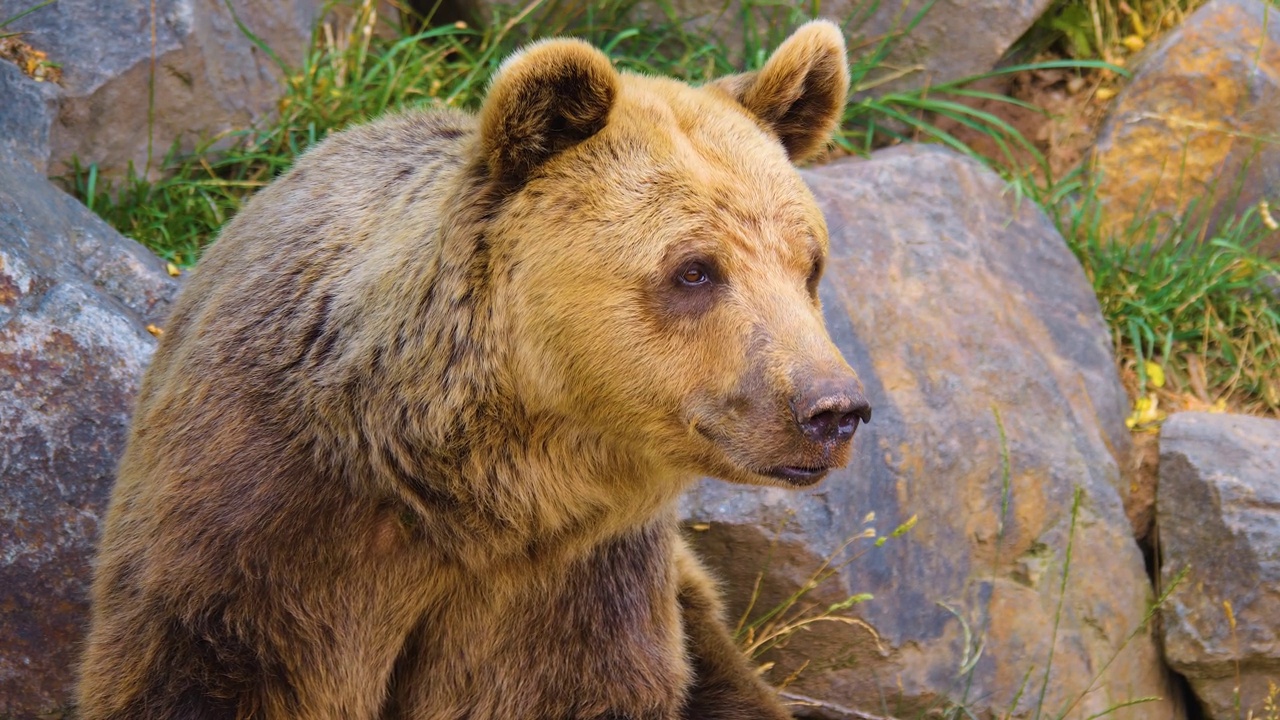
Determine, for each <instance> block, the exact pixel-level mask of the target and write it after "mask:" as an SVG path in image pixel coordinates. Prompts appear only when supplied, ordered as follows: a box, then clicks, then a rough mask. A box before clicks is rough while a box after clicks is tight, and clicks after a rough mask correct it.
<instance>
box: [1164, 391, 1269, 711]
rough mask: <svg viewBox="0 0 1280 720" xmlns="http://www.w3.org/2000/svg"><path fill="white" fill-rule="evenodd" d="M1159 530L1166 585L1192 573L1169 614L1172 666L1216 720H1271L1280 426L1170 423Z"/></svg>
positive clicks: (1223, 420)
mask: <svg viewBox="0 0 1280 720" xmlns="http://www.w3.org/2000/svg"><path fill="white" fill-rule="evenodd" d="M1156 522H1157V527H1158V529H1159V531H1160V550H1161V557H1162V560H1163V563H1162V566H1161V571H1160V577H1161V579H1162V581H1163V582H1164V583H1165V584H1166V586H1168V585H1170V584H1172V583H1173V581H1174V579H1175V578H1176V577H1177V576H1178V575H1179V574H1180V573H1183V572H1184V571H1185V572H1186V577H1185V579H1184V580H1183V581H1182V583H1181V584H1180V585H1178V587H1177V588H1176V589H1175V590H1174V591H1173V594H1172V595H1171V596H1170V599H1169V603H1168V605H1167V606H1166V607H1165V608H1164V610H1163V612H1162V613H1161V615H1162V618H1163V624H1164V647H1165V657H1166V658H1167V659H1168V661H1169V664H1170V665H1172V666H1173V668H1174V669H1175V670H1177V671H1178V672H1180V673H1182V674H1183V675H1186V676H1187V679H1188V680H1189V681H1190V683H1191V688H1192V690H1194V691H1195V694H1196V696H1197V697H1199V698H1200V701H1201V703H1202V704H1203V706H1204V709H1205V711H1206V715H1207V717H1208V718H1210V720H1227V719H1228V718H1231V719H1234V718H1237V717H1247V716H1248V713H1249V711H1253V713H1254V715H1253V716H1254V717H1258V718H1260V717H1264V715H1263V713H1262V704H1263V700H1264V699H1265V698H1266V697H1267V693H1268V683H1270V682H1274V683H1280V421H1277V420H1267V419H1263V418H1255V417H1247V416H1241V415H1216V414H1208V413H1178V414H1176V415H1173V416H1171V417H1170V418H1169V419H1168V420H1167V421H1166V422H1165V423H1164V426H1163V427H1162V428H1161V430H1160V492H1159V495H1158V497H1157V502H1156ZM1228 604H1229V605H1230V610H1229V611H1228V607H1227V605H1228ZM1228 612H1230V615H1228ZM1233 619H1234V625H1233V622H1232V620H1233ZM1237 688H1238V690H1237ZM1237 702H1238V703H1239V704H1238V706H1237ZM1237 707H1238V708H1239V709H1238V710H1237Z"/></svg>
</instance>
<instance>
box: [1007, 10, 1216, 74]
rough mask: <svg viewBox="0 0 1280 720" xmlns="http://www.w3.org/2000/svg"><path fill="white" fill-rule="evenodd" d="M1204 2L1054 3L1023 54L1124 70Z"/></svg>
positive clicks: (1039, 22) (1032, 34) (1030, 37)
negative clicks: (1097, 62) (1050, 54)
mask: <svg viewBox="0 0 1280 720" xmlns="http://www.w3.org/2000/svg"><path fill="white" fill-rule="evenodd" d="M1205 2H1206V0H1132V1H1130V0H1056V1H1055V2H1054V3H1053V4H1052V5H1050V6H1049V9H1048V10H1046V11H1045V13H1044V15H1042V16H1041V17H1040V19H1039V20H1037V21H1036V23H1035V24H1034V25H1033V26H1032V29H1031V30H1030V31H1029V32H1028V34H1027V38H1026V40H1025V44H1026V45H1027V46H1028V47H1026V48H1025V49H1027V50H1031V51H1035V52H1045V51H1048V52H1053V53H1055V54H1058V55H1061V56H1063V57H1070V58H1075V59H1078V60H1084V59H1101V60H1106V61H1107V62H1111V63H1114V64H1117V65H1123V64H1124V62H1125V58H1126V57H1128V56H1130V55H1132V54H1134V53H1136V52H1139V51H1141V50H1142V49H1143V48H1144V47H1145V46H1146V44H1147V43H1148V42H1149V41H1150V40H1151V39H1152V38H1153V37H1154V36H1156V35H1158V34H1159V33H1161V32H1163V31H1165V30H1169V29H1171V28H1174V27H1177V26H1178V25H1180V24H1181V23H1182V21H1183V20H1185V19H1186V16H1187V15H1189V14H1191V13H1192V12H1193V11H1194V10H1195V9H1196V8H1198V7H1200V6H1201V5H1203V4H1204V3H1205Z"/></svg>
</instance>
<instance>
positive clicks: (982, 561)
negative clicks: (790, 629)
mask: <svg viewBox="0 0 1280 720" xmlns="http://www.w3.org/2000/svg"><path fill="white" fill-rule="evenodd" d="M803 174H804V177H805V179H806V180H807V181H808V182H809V185H810V187H811V188H812V189H813V192H814V194H815V196H816V197H817V199H818V202H819V204H820V206H821V207H822V209H823V211H824V212H825V213H826V216H827V222H828V224H829V227H830V232H831V257H830V260H829V262H828V265H827V271H826V276H825V278H824V280H823V284H822V290H821V295H822V300H823V306H824V311H825V313H826V321H827V327H828V329H829V330H830V331H831V334H832V337H833V339H834V340H835V341H836V344H837V345H839V347H840V348H841V350H842V351H843V352H844V355H845V357H846V358H847V359H848V361H849V363H850V365H852V366H853V368H854V369H855V370H857V371H858V373H859V375H860V377H861V378H862V381H863V383H864V384H865V386H866V393H867V397H868V398H869V399H870V401H871V404H872V407H873V408H874V413H873V420H872V422H871V423H869V424H868V425H866V426H863V427H859V428H858V431H857V435H856V437H855V439H854V448H855V450H854V452H855V457H854V460H853V462H852V463H851V465H850V467H849V468H848V469H847V470H845V471H841V472H836V473H833V474H832V475H831V477H829V478H827V479H826V480H825V481H824V482H823V484H821V485H820V486H818V487H817V488H815V489H814V490H813V491H810V492H801V493H797V492H792V491H787V490H782V489H774V488H758V489H757V488H742V487H735V486H729V485H726V484H724V483H719V482H708V483H703V484H700V485H699V486H697V487H696V488H695V489H694V490H693V491H692V492H691V493H690V494H689V495H688V496H687V497H686V499H685V501H684V507H683V511H684V517H685V518H686V519H687V520H688V522H689V524H690V527H691V532H690V537H691V538H692V541H693V542H694V544H695V546H696V547H698V548H699V549H700V550H701V551H702V552H703V554H704V556H705V557H707V558H708V559H709V562H710V564H711V565H712V566H713V567H714V568H716V570H717V571H718V573H719V575H720V576H721V577H722V578H723V579H724V581H725V582H726V586H727V589H728V590H729V592H728V597H730V598H732V599H733V600H734V602H735V603H736V604H734V606H733V607H732V608H731V616H732V617H734V618H735V619H736V618H737V617H740V616H741V615H742V614H743V612H744V610H745V606H746V605H747V603H748V600H749V599H750V598H751V597H753V595H757V594H758V597H757V599H756V601H755V604H754V609H753V611H752V614H753V615H755V616H758V615H759V614H761V613H762V612H764V611H765V610H768V609H771V608H774V607H776V606H778V604H779V603H782V602H783V601H784V600H785V599H786V598H787V597H789V596H791V595H792V594H793V593H795V592H796V591H797V590H798V589H800V588H802V587H804V585H805V582H806V581H807V579H808V578H809V577H810V576H811V574H812V573H814V572H815V571H817V570H818V569H819V568H820V567H821V566H822V564H823V562H824V561H825V560H826V559H827V558H833V560H834V563H833V565H832V567H833V568H836V569H837V572H836V574H835V576H834V577H833V578H832V579H831V580H830V581H829V582H828V583H826V584H825V585H823V586H821V587H819V588H818V589H817V590H814V591H813V592H811V593H810V594H809V595H808V596H807V597H806V598H805V599H804V604H813V605H814V606H816V607H817V608H825V607H828V606H830V605H832V604H836V603H839V602H840V601H842V600H844V599H845V598H847V597H849V596H851V595H853V594H857V593H871V594H872V595H874V599H873V600H870V601H866V602H862V603H860V604H857V605H854V606H853V607H852V608H850V609H849V610H847V611H841V613H847V614H848V615H849V616H850V617H853V618H856V622H854V623H852V624H844V623H837V622H825V623H817V624H815V625H813V626H812V627H810V628H809V631H800V632H797V633H796V634H795V635H794V636H792V638H791V639H790V640H789V641H788V643H787V644H786V645H785V646H784V647H782V648H780V649H779V650H777V651H775V652H773V653H771V654H770V655H768V656H766V657H767V659H769V660H772V661H774V662H775V663H776V665H775V666H774V667H773V669H772V670H771V671H770V673H769V675H768V677H769V678H770V679H771V680H773V681H774V682H780V681H782V680H784V679H786V678H787V677H788V676H789V675H790V674H791V673H793V672H796V671H798V670H799V671H800V672H799V675H798V677H797V678H796V679H795V680H794V682H792V683H791V685H790V687H789V690H791V691H794V692H795V693H797V694H799V695H803V696H808V697H812V698H817V699H819V700H822V701H825V702H828V703H832V704H834V705H839V706H845V707H853V708H857V709H860V710H863V711H867V712H871V713H873V714H876V715H891V716H894V717H904V718H911V717H930V716H931V715H929V713H931V712H935V711H940V710H942V709H945V708H947V707H950V706H949V705H948V703H949V702H951V701H957V702H958V701H962V700H963V701H964V702H965V703H966V705H967V707H968V708H969V710H970V711H971V712H972V716H973V717H988V716H991V717H1005V716H1006V713H1007V712H1009V713H1011V716H1012V717H1029V716H1032V715H1034V714H1035V710H1036V706H1037V703H1038V702H1039V691H1040V683H1041V682H1042V679H1043V673H1044V670H1045V668H1046V667H1047V666H1048V664H1049V656H1050V653H1051V651H1052V653H1053V660H1052V676H1051V677H1050V680H1049V683H1048V685H1047V689H1046V692H1045V699H1044V704H1043V710H1044V711H1045V713H1046V716H1049V715H1052V716H1053V717H1058V713H1059V712H1061V711H1065V710H1066V709H1067V708H1068V707H1070V706H1071V705H1072V703H1073V702H1074V703H1075V705H1074V708H1073V709H1072V710H1071V712H1070V714H1069V715H1068V716H1067V717H1069V718H1073V719H1078V718H1086V717H1089V716H1092V715H1093V714H1094V713H1101V712H1103V711H1104V710H1106V709H1107V708H1109V707H1111V706H1112V705H1115V704H1116V703H1120V702H1123V701H1126V700H1132V699H1135V698H1139V697H1144V696H1159V697H1161V698H1162V699H1161V700H1159V701H1156V702H1152V703H1149V704H1144V705H1141V706H1137V707H1134V708H1128V709H1124V710H1121V711H1118V712H1117V713H1116V714H1115V715H1114V716H1111V717H1117V718H1133V719H1137V718H1161V719H1162V720H1166V719H1169V718H1177V717H1181V712H1180V711H1179V710H1178V709H1177V708H1176V706H1175V705H1174V703H1173V702H1171V701H1170V699H1169V698H1170V697H1171V692H1170V691H1169V689H1168V687H1167V685H1166V677H1165V671H1164V668H1163V665H1162V663H1161V661H1160V657H1159V653H1158V651H1157V649H1156V646H1155V643H1154V640H1153V638H1152V636H1151V633H1150V632H1149V631H1148V630H1145V629H1141V628H1142V622H1143V618H1144V614H1145V612H1146V610H1147V607H1148V603H1149V602H1150V600H1151V598H1152V591H1151V583H1150V579H1149V578H1148V576H1147V574H1146V571H1145V568H1144V565H1143V560H1142V556H1141V553H1140V551H1139V549H1138V547H1137V544H1136V543H1135V542H1134V539H1133V535H1132V532H1131V529H1130V523H1129V520H1128V519H1127V518H1126V517H1125V512H1124V508H1123V506H1122V503H1121V496H1120V493H1121V491H1122V490H1123V491H1127V484H1122V483H1123V481H1122V479H1121V472H1120V467H1123V463H1126V462H1128V453H1129V447H1130V438H1129V433H1128V431H1127V429H1126V428H1125V426H1124V417H1125V414H1126V410H1127V405H1128V402H1127V398H1126V396H1125V393H1124V389H1123V388H1122V386H1121V384H1120V379H1119V376H1118V374H1117V372H1116V367H1115V362H1114V359H1113V357H1112V355H1111V349H1110V347H1111V343H1110V340H1109V336H1108V332H1107V328H1106V325H1105V323H1104V321H1103V319H1102V315H1101V312H1100V310H1099V307H1098V303H1097V299H1096V297H1095V295H1094V293H1093V291H1092V288H1091V286H1090V284H1089V281H1088V279H1087V278H1086V277H1085V274H1084V272H1083V270H1082V269H1081V267H1080V265H1079V263H1078V262H1077V261H1076V259H1075V257H1074V256H1073V255H1072V254H1071V251H1070V250H1069V249H1068V248H1067V245H1066V243H1065V242H1064V241H1063V239H1062V237H1061V236H1060V235H1059V234H1058V233H1057V231H1056V230H1055V228H1054V227H1053V224H1052V223H1051V222H1050V221H1049V219H1048V218H1047V217H1046V216H1045V215H1044V214H1043V212H1041V211H1040V209H1039V208H1038V207H1037V206H1036V205H1035V204H1034V203H1032V202H1030V201H1028V200H1021V201H1020V200H1018V199H1017V197H1016V196H1015V194H1014V193H1012V192H1011V191H1010V190H1009V189H1008V187H1007V185H1006V184H1005V183H1004V181H1002V180H1001V179H1000V178H999V177H998V176H996V175H995V174H994V173H992V172H991V171H990V170H988V169H986V168H984V167H982V166H981V165H979V164H978V163H977V162H974V161H971V160H969V159H966V158H963V157H960V156H958V155H956V154H955V153H952V152H950V151H947V150H943V149H939V148H937V147H928V146H923V147H922V146H902V147H898V148H893V149H890V150H885V151H881V152H878V153H876V154H874V155H872V157H871V158H870V159H869V160H864V161H858V160H852V159H850V160H842V161H839V162H836V163H833V164H831V165H828V166H825V167H819V168H816V169H813V170H809V171H805V172H804V173H803ZM997 412H998V415H997ZM1002 427H1003V430H1002ZM1002 432H1003V433H1004V436H1005V437H1006V438H1007V441H1005V440H1002ZM1006 443H1007V445H1006ZM1006 446H1007V460H1008V489H1007V494H1006V489H1005V458H1006V453H1005V450H1004V448H1005V447H1006ZM1077 488H1079V489H1080V491H1081V492H1082V499H1081V504H1080V510H1079V518H1078V522H1077V527H1076V528H1075V534H1074V540H1072V541H1071V542H1072V543H1073V544H1072V551H1071V565H1070V572H1069V575H1068V581H1067V585H1066V594H1065V597H1062V595H1061V593H1060V589H1061V583H1062V575H1063V565H1064V562H1065V553H1066V548H1067V545H1068V542H1069V538H1070V536H1071V532H1070V526H1071V508H1072V502H1073V497H1074V493H1075V491H1076V489H1077ZM1006 503H1007V509H1003V507H1002V506H1004V505H1005V504H1006ZM872 512H874V514H875V516H874V518H873V519H869V518H867V515H868V514H869V513H872ZM913 515H915V516H918V523H917V524H916V525H915V527H914V529H912V530H911V531H910V532H909V533H907V535H906V536H905V537H902V538H897V539H891V540H889V541H887V542H886V544H885V545H884V546H883V547H875V546H874V542H875V541H874V540H872V539H869V538H868V539H862V540H854V541H853V542H852V544H851V545H849V546H848V549H845V545H846V543H847V542H848V541H849V540H850V539H851V538H854V537H856V536H858V535H860V534H861V533H863V532H864V530H866V529H867V528H868V527H873V528H875V529H876V530H877V533H878V535H879V536H881V537H883V536H884V535H885V534H886V533H887V532H889V531H892V530H893V529H894V528H895V527H898V526H899V525H900V524H902V523H904V522H906V521H908V519H909V518H910V517H911V516H913ZM697 528H703V529H701V530H699V529H697ZM761 572H763V573H764V579H763V582H761V584H760V585H759V587H758V589H756V588H757V586H756V581H757V576H758V574H759V573H761ZM1060 598H1061V602H1062V610H1061V614H1060V622H1059V623H1058V627H1057V639H1056V643H1055V642H1054V641H1053V636H1054V626H1055V622H1056V621H1055V617H1058V616H1059V615H1058V610H1057V607H1058V603H1059V601H1060ZM1134 632H1136V634H1135V636H1134V637H1133V638H1132V639H1128V640H1127V641H1126V639H1127V638H1128V636H1129V634H1130V633H1134ZM979 650H981V652H979ZM975 658H976V659H975ZM1113 658H1114V659H1113ZM969 661H972V662H973V663H974V664H973V665H972V672H971V673H967V672H964V671H962V669H964V668H965V665H966V663H967V662H969ZM806 662H808V665H807V666H805V663H806ZM1108 663H1110V664H1109V667H1107V670H1106V672H1105V673H1104V674H1102V675H1101V676H1100V677H1097V678H1096V679H1095V676H1096V675H1097V674H1098V672H1099V670H1100V669H1101V668H1103V667H1104V666H1105V665H1107V664H1108ZM802 667H803V669H802V670H801V668H802ZM1027 673H1030V675H1027ZM1024 682H1027V683H1028V685H1027V688H1026V690H1025V691H1024V692H1021V699H1020V700H1018V701H1017V703H1016V705H1015V702H1014V698H1015V697H1016V696H1017V695H1018V694H1019V692H1020V691H1019V688H1020V687H1022V684H1023V683H1024ZM797 712H800V710H797ZM804 712H809V713H817V714H815V715H813V716H814V717H824V715H822V713H821V712H820V711H816V710H813V709H810V710H805V711H804Z"/></svg>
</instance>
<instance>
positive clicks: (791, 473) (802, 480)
mask: <svg viewBox="0 0 1280 720" xmlns="http://www.w3.org/2000/svg"><path fill="white" fill-rule="evenodd" d="M830 470H831V468H829V467H800V466H796V465H779V466H777V467H773V468H770V469H768V470H766V471H764V472H763V473H761V474H762V475H767V476H768V477H771V478H776V479H778V480H785V481H787V482H789V483H791V484H792V485H813V484H814V483H816V482H818V481H819V480H821V479H822V478H823V477H825V476H826V474H827V472H828V471H830Z"/></svg>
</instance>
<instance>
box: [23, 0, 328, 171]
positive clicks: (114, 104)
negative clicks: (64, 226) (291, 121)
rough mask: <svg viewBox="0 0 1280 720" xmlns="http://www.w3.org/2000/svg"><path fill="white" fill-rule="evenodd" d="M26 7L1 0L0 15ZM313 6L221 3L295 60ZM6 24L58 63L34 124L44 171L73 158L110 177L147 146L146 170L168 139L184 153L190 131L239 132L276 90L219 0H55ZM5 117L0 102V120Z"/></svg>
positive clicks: (309, 0)
mask: <svg viewBox="0 0 1280 720" xmlns="http://www.w3.org/2000/svg"><path fill="white" fill-rule="evenodd" d="M35 4H37V3H36V2H34V0H0V18H7V17H10V16H12V15H15V14H17V13H19V12H21V11H22V10H25V9H27V8H30V7H31V6H32V5H35ZM323 5H324V3H323V2H322V0H235V2H233V3H232V6H233V7H234V8H235V10H236V14H237V15H238V16H239V18H240V19H241V20H242V21H243V22H244V23H245V25H246V26H247V27H248V28H249V29H250V30H251V31H252V32H253V33H254V34H255V35H257V36H258V37H259V38H261V39H262V41H263V42H265V43H266V44H267V45H268V46H270V47H271V48H272V50H273V51H274V52H275V53H276V54H277V55H278V56H279V57H280V58H281V59H283V60H285V61H286V62H288V63H291V64H293V65H294V66H296V65H298V64H299V63H300V61H301V59H302V57H303V54H304V51H305V49H306V47H307V45H308V43H309V41H310V37H311V29H312V27H313V26H314V24H315V22H316V20H317V19H318V18H319V15H320V11H321V9H322V7H323ZM5 30H6V32H14V31H20V32H22V33H23V35H22V39H23V40H24V41H26V42H28V43H30V44H31V45H32V46H34V47H35V48H37V49H39V50H42V51H44V52H46V53H47V54H48V56H49V60H50V61H52V62H56V63H60V64H61V65H62V87H61V90H60V93H59V98H58V111H57V113H56V116H55V117H56V120H55V121H54V122H52V123H51V124H50V125H49V126H48V127H47V129H46V130H45V131H44V132H45V133H46V134H47V136H48V146H49V147H48V151H47V153H48V155H47V158H46V162H47V164H48V165H49V171H50V172H51V173H53V174H58V173H60V172H62V171H63V170H64V169H65V167H66V165H67V163H69V162H70V161H71V158H72V156H77V157H79V159H80V161H81V163H82V164H88V163H94V162H96V163H100V164H101V166H102V168H103V170H104V172H105V173H106V174H114V175H119V174H121V173H123V172H124V170H125V168H126V166H127V165H128V163H130V162H132V163H133V164H134V165H135V166H136V167H137V168H138V169H140V170H141V169H142V168H144V167H146V163H147V158H148V147H150V150H151V155H152V165H153V166H155V165H156V164H158V162H159V161H160V160H162V159H163V157H164V155H165V153H166V152H167V151H168V150H169V147H170V145H171V144H172V143H173V142H174V140H181V141H183V143H184V144H185V145H186V147H188V148H189V147H190V146H191V144H192V143H193V142H194V141H195V140H196V139H197V138H198V137H199V136H200V135H204V136H209V137H212V136H214V135H216V134H218V133H221V132H224V131H226V130H229V129H232V128H243V127H247V126H248V125H249V124H250V123H252V122H253V120H254V119H256V118H258V117H260V116H261V115H263V114H264V113H267V112H270V111H271V110H272V109H273V108H274V107H275V103H276V100H277V98H278V97H279V94H280V86H279V80H280V77H279V76H280V71H279V69H278V68H277V67H276V65H275V63H274V61H273V60H272V59H271V58H270V57H269V56H268V55H267V54H266V53H264V52H262V51H261V50H259V49H258V48H257V47H256V46H255V44H254V43H253V42H252V41H251V40H250V39H249V38H248V37H247V36H246V35H245V34H244V33H243V32H242V31H241V30H240V28H239V27H237V26H236V23H235V20H234V18H233V17H232V14H231V11H230V10H228V8H227V4H226V3H225V2H224V1H223V0H155V1H154V2H152V1H151V0H57V2H54V3H53V4H51V5H48V6H46V7H42V8H40V9H38V10H36V11H35V12H33V13H31V14H29V15H27V16H26V17H23V18H22V19H20V20H18V21H17V22H15V23H13V24H12V25H10V26H9V27H7V28H5ZM153 59H154V62H153ZM0 64H6V63H3V62H0ZM153 71H154V72H153ZM2 78H3V76H0V86H2V84H3V82H4V80H3V79H2ZM153 81H154V82H153ZM153 91H154V95H152V92H153ZM6 97H7V96H6ZM152 98H154V104H152V102H151V100H152ZM9 112H11V109H10V108H9V107H7V106H5V105H4V104H0V122H2V121H3V120H5V118H4V117H2V116H3V115H5V114H8V113H9ZM40 164H43V163H37V165H40Z"/></svg>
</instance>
